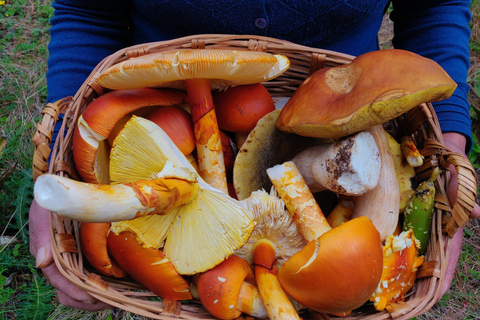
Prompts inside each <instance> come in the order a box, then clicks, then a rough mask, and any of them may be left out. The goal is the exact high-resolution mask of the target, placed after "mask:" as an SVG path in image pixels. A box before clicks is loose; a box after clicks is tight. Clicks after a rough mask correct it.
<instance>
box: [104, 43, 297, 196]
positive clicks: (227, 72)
mask: <svg viewBox="0 0 480 320" xmlns="http://www.w3.org/2000/svg"><path fill="white" fill-rule="evenodd" d="M289 65H290V63H289V61H288V59H287V58H286V57H285V56H281V55H272V54H269V53H264V52H255V51H236V50H176V51H166V52H158V53H156V54H149V55H145V56H141V57H138V58H134V59H129V60H127V61H124V62H123V63H119V64H116V65H114V66H112V67H111V68H109V69H107V70H106V71H105V72H104V73H103V74H102V75H100V76H99V79H98V82H99V83H100V85H102V86H104V87H107V88H110V89H116V90H118V89H121V88H138V87H168V86H178V85H179V83H180V86H181V87H186V89H187V95H188V101H189V103H190V109H191V111H192V116H193V120H194V123H195V125H194V126H195V137H196V139H197V149H198V152H199V157H198V158H199V167H200V172H201V176H202V178H203V179H205V181H206V182H207V183H210V184H212V186H214V187H215V188H218V189H220V190H222V191H224V192H226V193H227V192H228V187H227V182H226V173H225V166H224V161H223V154H222V153H221V150H222V149H221V145H220V136H219V133H218V124H217V119H216V115H215V111H214V108H213V102H212V95H211V90H212V89H218V88H226V87H228V86H231V85H240V84H254V83H259V82H263V81H267V80H270V79H273V78H275V77H277V76H279V75H280V74H282V73H283V72H284V71H285V70H286V69H288V67H289Z"/></svg>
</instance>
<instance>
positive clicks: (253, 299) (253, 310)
mask: <svg viewBox="0 0 480 320" xmlns="http://www.w3.org/2000/svg"><path fill="white" fill-rule="evenodd" d="M237 310H239V311H241V312H243V313H246V314H248V315H250V316H252V317H254V318H259V319H263V318H266V317H267V310H266V309H265V305H264V304H263V301H262V297H261V296H260V292H259V291H258V288H257V287H256V286H254V285H253V284H250V283H248V282H246V281H244V282H243V283H242V288H241V289H240V294H239V295H238V304H237Z"/></svg>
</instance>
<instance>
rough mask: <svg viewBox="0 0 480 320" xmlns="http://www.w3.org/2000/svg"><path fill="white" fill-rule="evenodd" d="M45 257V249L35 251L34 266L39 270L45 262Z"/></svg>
mask: <svg viewBox="0 0 480 320" xmlns="http://www.w3.org/2000/svg"><path fill="white" fill-rule="evenodd" d="M46 255H47V249H45V247H40V249H38V251H37V258H36V259H35V264H36V266H37V268H39V267H40V266H41V265H42V263H43V262H45V259H46V258H47V257H46Z"/></svg>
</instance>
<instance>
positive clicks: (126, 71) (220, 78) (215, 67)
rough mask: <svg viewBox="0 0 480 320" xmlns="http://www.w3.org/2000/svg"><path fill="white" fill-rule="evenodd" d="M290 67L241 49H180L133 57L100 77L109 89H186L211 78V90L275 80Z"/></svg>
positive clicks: (283, 59) (281, 60) (276, 58)
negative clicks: (187, 82) (190, 82)
mask: <svg viewBox="0 0 480 320" xmlns="http://www.w3.org/2000/svg"><path fill="white" fill-rule="evenodd" d="M289 66H290V62H289V60H288V59H287V58H286V57H285V56H282V55H278V54H277V55H273V54H270V53H265V52H258V51H241V50H215V49H213V50H209V49H206V50H194V49H180V50H175V51H165V52H159V53H155V54H149V55H145V56H141V57H137V58H133V59H130V60H127V61H124V62H122V63H119V64H116V65H114V66H112V67H110V68H109V69H107V70H105V72H104V73H103V74H102V75H100V77H99V78H98V82H99V83H100V85H102V86H104V87H106V88H110V89H116V90H117V89H126V88H142V87H174V88H182V89H183V88H184V84H183V81H181V80H185V79H210V84H211V87H212V89H220V88H225V87H229V86H233V85H241V84H254V83H259V82H263V81H268V80H270V79H273V78H275V77H277V76H279V75H280V74H282V73H283V72H284V71H285V70H287V69H288V67H289Z"/></svg>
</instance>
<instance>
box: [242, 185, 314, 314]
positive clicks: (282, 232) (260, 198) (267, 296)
mask: <svg viewBox="0 0 480 320" xmlns="http://www.w3.org/2000/svg"><path fill="white" fill-rule="evenodd" d="M241 203H242V204H243V205H244V206H245V207H246V208H247V209H248V210H249V211H250V212H252V214H253V216H254V221H255V222H256V226H255V228H254V230H253V232H252V235H251V236H250V238H249V239H248V241H247V242H246V243H245V245H244V246H243V247H241V248H239V249H237V250H236V251H235V255H238V256H240V257H242V258H243V259H245V261H247V262H249V263H250V264H252V265H253V266H254V269H255V279H256V283H257V287H258V291H259V293H260V296H261V298H262V301H263V304H264V305H265V309H266V311H267V314H268V316H269V318H270V319H299V316H298V312H297V309H299V306H298V303H296V302H293V301H292V300H291V298H290V297H289V296H288V295H287V294H286V293H285V292H284V290H283V289H282V286H281V285H280V282H279V280H278V278H277V269H278V267H279V266H281V265H282V264H283V262H284V261H285V260H288V259H289V258H290V257H291V256H292V255H294V254H295V253H296V252H298V251H300V250H301V249H302V248H303V247H304V246H305V245H306V241H305V240H304V238H303V237H302V235H301V233H300V232H299V230H298V228H297V226H296V224H295V222H294V221H293V219H292V217H291V216H290V214H289V213H288V211H287V210H286V209H285V203H284V202H283V200H282V199H280V198H279V197H278V195H277V194H276V191H275V189H273V188H272V190H271V192H270V194H269V193H267V192H265V191H264V190H257V191H255V192H253V193H252V194H251V196H250V197H249V198H247V199H245V200H242V201H241Z"/></svg>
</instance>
